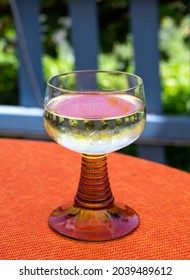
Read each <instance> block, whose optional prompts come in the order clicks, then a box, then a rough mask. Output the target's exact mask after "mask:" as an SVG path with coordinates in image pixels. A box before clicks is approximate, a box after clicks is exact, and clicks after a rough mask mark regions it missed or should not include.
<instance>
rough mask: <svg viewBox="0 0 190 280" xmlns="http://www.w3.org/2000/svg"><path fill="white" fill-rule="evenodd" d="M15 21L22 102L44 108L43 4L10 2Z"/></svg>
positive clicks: (20, 100) (17, 0)
mask: <svg viewBox="0 0 190 280" xmlns="http://www.w3.org/2000/svg"><path fill="white" fill-rule="evenodd" d="M10 5H11V8H12V12H13V15H14V19H15V26H16V30H17V42H18V56H19V62H20V63H19V73H18V74H19V87H20V88H19V102H20V105H23V106H34V107H42V106H43V92H44V83H43V75H42V65H41V58H42V47H41V42H40V32H39V22H38V19H39V13H38V12H39V0H27V1H26V0H10Z"/></svg>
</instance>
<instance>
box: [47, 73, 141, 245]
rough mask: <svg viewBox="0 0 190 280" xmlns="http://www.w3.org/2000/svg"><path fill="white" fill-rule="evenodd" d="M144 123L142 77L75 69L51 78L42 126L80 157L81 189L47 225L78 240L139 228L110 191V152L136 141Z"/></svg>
mask: <svg viewBox="0 0 190 280" xmlns="http://www.w3.org/2000/svg"><path fill="white" fill-rule="evenodd" d="M145 120H146V112H145V97H144V88H143V82H142V79H141V78H140V77H138V76H135V75H132V74H129V73H124V72H117V71H92V70H89V71H75V72H70V73H64V74H60V75H57V76H54V77H52V78H50V79H49V81H48V84H47V91H46V97H45V111H44V124H45V128H46V130H47V132H48V134H49V136H50V137H51V138H52V139H53V140H54V141H56V142H57V143H58V144H60V145H62V146H64V147H66V148H68V149H70V150H73V151H76V152H79V153H81V155H82V166H81V176H80V181H79V186H78V190H77V193H76V196H75V198H74V202H73V204H72V205H71V206H70V207H69V208H65V206H64V205H63V206H60V207H58V208H57V209H56V210H55V211H53V212H52V214H51V216H50V219H49V223H50V225H51V227H52V228H53V229H54V230H56V231H57V232H59V233H61V234H63V235H65V236H68V237H72V238H75V239H80V240H88V241H102V240H109V239H115V238H118V237H121V236H124V235H126V234H128V233H129V232H131V231H132V230H134V229H135V228H136V227H137V226H138V224H139V217H138V215H137V214H136V212H135V211H134V210H133V209H132V208H130V207H129V206H122V207H121V206H120V207H118V206H117V205H116V204H115V202H114V197H113V194H112V192H111V188H110V183H109V178H108V171H107V162H106V160H107V153H110V152H114V151H116V150H119V149H121V148H123V147H125V146H128V145H130V144H131V143H132V142H134V141H135V140H136V139H137V138H138V137H139V136H140V135H141V133H142V131H143V129H144V126H145Z"/></svg>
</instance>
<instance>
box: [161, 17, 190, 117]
mask: <svg viewBox="0 0 190 280" xmlns="http://www.w3.org/2000/svg"><path fill="white" fill-rule="evenodd" d="M189 26H190V18H189V17H185V18H183V19H182V21H181V23H180V24H178V25H177V24H176V23H175V22H174V20H173V19H171V18H169V17H165V18H163V20H162V22H161V30H160V47H161V51H162V56H163V58H165V59H162V61H161V64H160V72H161V77H162V100H163V104H164V109H165V112H166V113H171V114H188V113H190V104H189V99H190V66H189V58H190V52H189V42H188V40H189V36H190V28H189Z"/></svg>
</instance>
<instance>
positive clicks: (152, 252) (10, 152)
mask: <svg viewBox="0 0 190 280" xmlns="http://www.w3.org/2000/svg"><path fill="white" fill-rule="evenodd" d="M80 160H81V158H80V155H79V154H77V153H74V152H71V151H69V150H67V149H64V148H62V147H60V146H59V145H57V144H55V143H48V142H41V141H29V140H10V139H1V140H0V161H1V164H0V190H1V194H0V200H1V218H0V259H20V260H22V259H44V260H46V259H50V260H51V259H57V260H60V259H63V260H66V259H70V260H71V259H72V260H77V259H79V260H81V259H90V260H91V259H98V260H102V259H108V260H109V259H122V260H124V259H181V260H182V259H189V258H190V174H188V173H185V172H182V171H179V170H176V169H173V168H169V167H166V166H164V165H161V164H156V163H153V162H150V161H146V160H142V159H138V158H135V157H130V156H126V155H121V154H118V153H112V154H110V155H108V170H109V178H110V181H111V186H112V191H113V194H114V196H115V199H116V200H117V201H121V202H124V203H126V204H128V205H129V206H131V207H133V208H134V209H135V210H136V211H137V213H138V214H139V216H140V219H141V223H140V226H139V227H138V229H137V230H136V231H134V232H133V233H132V234H130V235H128V236H125V237H123V238H120V239H117V240H113V241H106V242H82V241H76V240H72V239H69V238H66V237H62V236H61V235H59V234H56V233H55V232H54V231H53V230H52V229H51V228H50V227H49V226H48V222H47V221H48V217H49V214H50V213H51V212H52V210H54V209H55V208H56V207H57V206H60V205H61V204H62V203H63V202H65V201H69V200H72V199H73V196H74V195H75V192H76V189H77V184H78V179H79V175H80Z"/></svg>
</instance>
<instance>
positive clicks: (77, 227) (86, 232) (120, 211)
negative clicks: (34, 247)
mask: <svg viewBox="0 0 190 280" xmlns="http://www.w3.org/2000/svg"><path fill="white" fill-rule="evenodd" d="M49 224H50V226H51V227H52V228H53V229H54V230H55V231H56V232H58V233H60V234H62V235H65V236H67V237H70V238H74V239H78V240H83V241H105V240H111V239H116V238H119V237H122V236H125V235H127V234H129V233H130V232H132V231H133V230H134V229H136V228H137V227H138V225H139V217H138V215H137V214H136V212H135V211H134V210H133V209H132V208H130V207H128V206H125V205H120V204H119V205H118V204H117V205H116V204H113V205H112V206H111V207H109V208H107V209H99V210H90V209H85V208H80V207H78V206H75V205H73V206H71V207H69V208H68V207H67V206H66V205H63V206H61V207H58V208H57V209H56V210H55V211H53V212H52V214H51V216H50V217H49Z"/></svg>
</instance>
